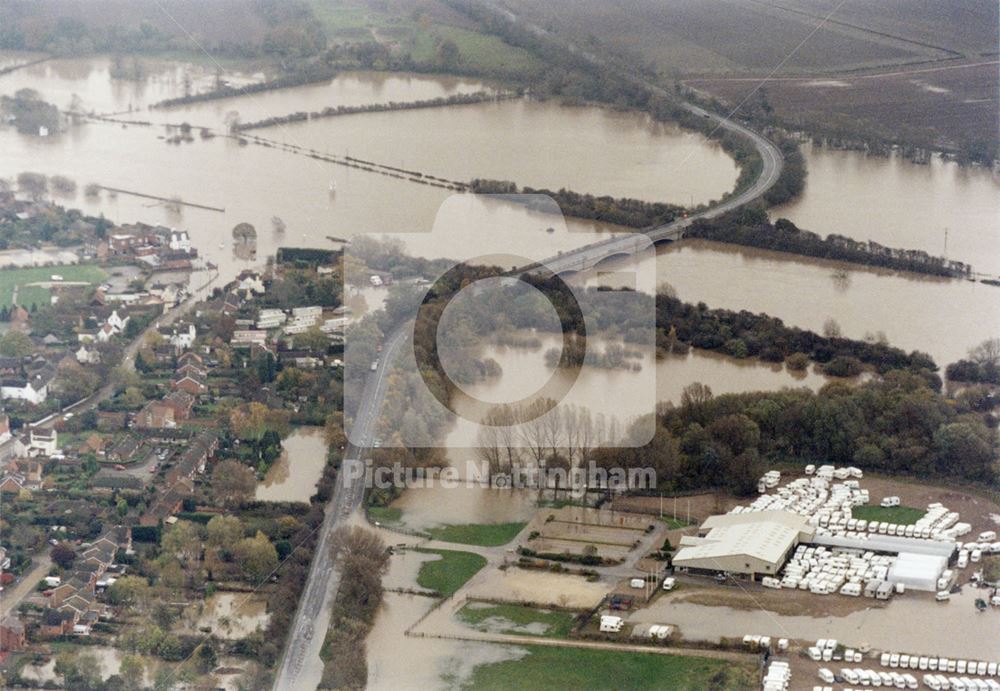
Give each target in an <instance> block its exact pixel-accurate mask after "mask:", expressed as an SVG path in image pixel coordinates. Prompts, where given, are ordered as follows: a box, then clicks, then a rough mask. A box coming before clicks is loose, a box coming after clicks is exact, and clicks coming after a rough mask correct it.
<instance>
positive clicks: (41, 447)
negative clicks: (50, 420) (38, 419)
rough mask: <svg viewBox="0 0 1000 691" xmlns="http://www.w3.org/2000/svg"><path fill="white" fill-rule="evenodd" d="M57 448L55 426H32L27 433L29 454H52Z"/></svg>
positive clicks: (57, 438)
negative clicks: (47, 427)
mask: <svg viewBox="0 0 1000 691" xmlns="http://www.w3.org/2000/svg"><path fill="white" fill-rule="evenodd" d="M58 449H59V433H58V432H56V430H55V428H49V429H46V428H40V427H39V428H32V429H31V431H30V432H29V433H28V455H29V456H54V455H55V454H56V451H57V450H58Z"/></svg>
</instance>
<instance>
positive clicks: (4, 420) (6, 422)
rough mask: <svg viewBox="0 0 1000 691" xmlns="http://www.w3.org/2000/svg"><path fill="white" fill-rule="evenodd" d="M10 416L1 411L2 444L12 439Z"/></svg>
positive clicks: (0, 437)
mask: <svg viewBox="0 0 1000 691" xmlns="http://www.w3.org/2000/svg"><path fill="white" fill-rule="evenodd" d="M10 436H11V435H10V418H9V417H7V416H6V415H4V414H3V413H0V444H3V443H4V442H6V441H7V440H8V439H10Z"/></svg>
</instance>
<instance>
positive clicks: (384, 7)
mask: <svg viewBox="0 0 1000 691" xmlns="http://www.w3.org/2000/svg"><path fill="white" fill-rule="evenodd" d="M312 6H313V11H314V12H315V14H316V16H317V17H318V18H319V20H320V22H321V23H322V24H323V27H324V29H325V30H326V33H327V36H329V37H330V38H331V40H333V41H336V42H340V41H352V42H356V41H375V40H378V41H381V42H382V43H385V44H387V45H389V46H390V47H391V48H392V49H393V50H395V51H397V52H399V53H409V54H410V55H411V57H412V58H413V59H414V60H415V61H416V62H418V63H423V64H433V63H434V61H435V59H436V54H437V46H438V43H439V42H440V41H443V40H451V41H454V43H455V45H456V46H458V51H459V54H460V56H461V58H460V60H459V64H458V69H459V70H462V71H465V70H473V71H490V72H495V71H497V70H498V69H505V70H509V71H521V70H525V69H532V68H536V67H539V66H540V63H539V61H538V60H537V59H536V58H535V57H534V56H533V55H532V54H531V53H529V52H527V51H525V50H523V49H521V48H517V47H514V46H511V45H508V44H506V43H504V42H503V41H501V40H500V39H499V38H497V37H496V36H491V35H487V34H483V33H480V32H478V31H476V30H474V28H473V26H472V25H471V24H470V23H469V22H468V21H467V20H466V19H465V18H464V17H463V16H462V15H460V14H458V13H456V12H454V11H452V10H450V9H449V8H447V6H445V5H443V4H439V3H435V2H429V3H426V4H424V5H423V6H421V7H419V8H414V6H413V5H404V4H403V3H399V4H398V6H393V3H391V2H386V3H375V2H365V0H348V1H347V2H342V3H337V4H331V3H328V2H323V1H321V0H313V2H312Z"/></svg>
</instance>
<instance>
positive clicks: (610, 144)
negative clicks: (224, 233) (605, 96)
mask: <svg viewBox="0 0 1000 691" xmlns="http://www.w3.org/2000/svg"><path fill="white" fill-rule="evenodd" d="M416 133H419V135H418V136H415V134H416ZM255 134H260V135H262V136H265V137H274V138H276V139H280V140H282V141H287V142H290V143H294V144H298V145H300V146H305V147H308V148H315V149H318V150H321V151H333V152H348V151H349V152H350V154H351V155H352V156H359V157H361V158H367V159H369V160H373V161H378V162H380V163H386V164H389V165H393V166H398V167H400V168H416V169H417V170H421V171H423V172H425V173H430V174H432V175H437V176H440V177H445V178H449V179H451V180H472V179H473V178H477V177H480V178H492V179H498V180H514V181H515V182H518V183H519V184H522V185H529V186H532V187H536V188H537V187H548V188H550V189H559V188H560V187H567V188H569V189H572V190H575V191H578V192H590V193H594V194H609V195H612V196H615V197H622V196H627V197H637V198H640V199H645V200H649V201H669V202H673V203H677V204H684V205H688V204H691V203H694V204H700V203H703V202H708V201H710V200H712V199H718V198H719V197H721V196H722V194H724V193H725V192H728V191H729V190H731V189H732V188H733V185H734V184H735V183H736V176H737V170H736V166H735V164H734V163H733V161H732V159H731V158H729V156H728V155H727V154H726V153H725V152H724V151H723V150H722V148H721V147H720V146H719V145H717V144H716V143H714V142H709V141H707V140H706V139H705V138H704V137H702V136H701V135H698V134H695V133H692V132H688V131H686V130H682V129H680V127H678V126H677V125H675V124H672V123H657V122H654V121H653V120H652V119H651V118H648V117H646V116H642V115H638V114H636V113H629V112H618V111H612V110H609V109H605V108H593V107H570V106H560V105H558V104H557V103H554V102H551V101H546V102H539V101H531V100H525V99H518V100H515V101H500V102H495V103H479V104H475V105H464V106H457V107H449V108H437V109H424V110H409V111H402V112H389V113H369V114H365V115H361V116H349V117H337V118H327V119H321V120H313V121H311V122H300V123H294V124H291V125H288V126H285V127H281V128H268V129H263V130H257V131H256V132H255Z"/></svg>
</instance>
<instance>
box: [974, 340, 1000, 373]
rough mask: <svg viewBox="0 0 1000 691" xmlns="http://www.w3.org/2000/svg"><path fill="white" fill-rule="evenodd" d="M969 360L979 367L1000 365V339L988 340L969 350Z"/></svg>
mask: <svg viewBox="0 0 1000 691" xmlns="http://www.w3.org/2000/svg"><path fill="white" fill-rule="evenodd" d="M969 359H970V360H972V361H973V362H975V363H977V364H979V365H991V366H993V367H996V366H998V365H1000V338H988V339H986V340H985V341H983V342H982V343H980V344H979V345H977V346H976V347H975V348H972V349H971V350H969Z"/></svg>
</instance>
